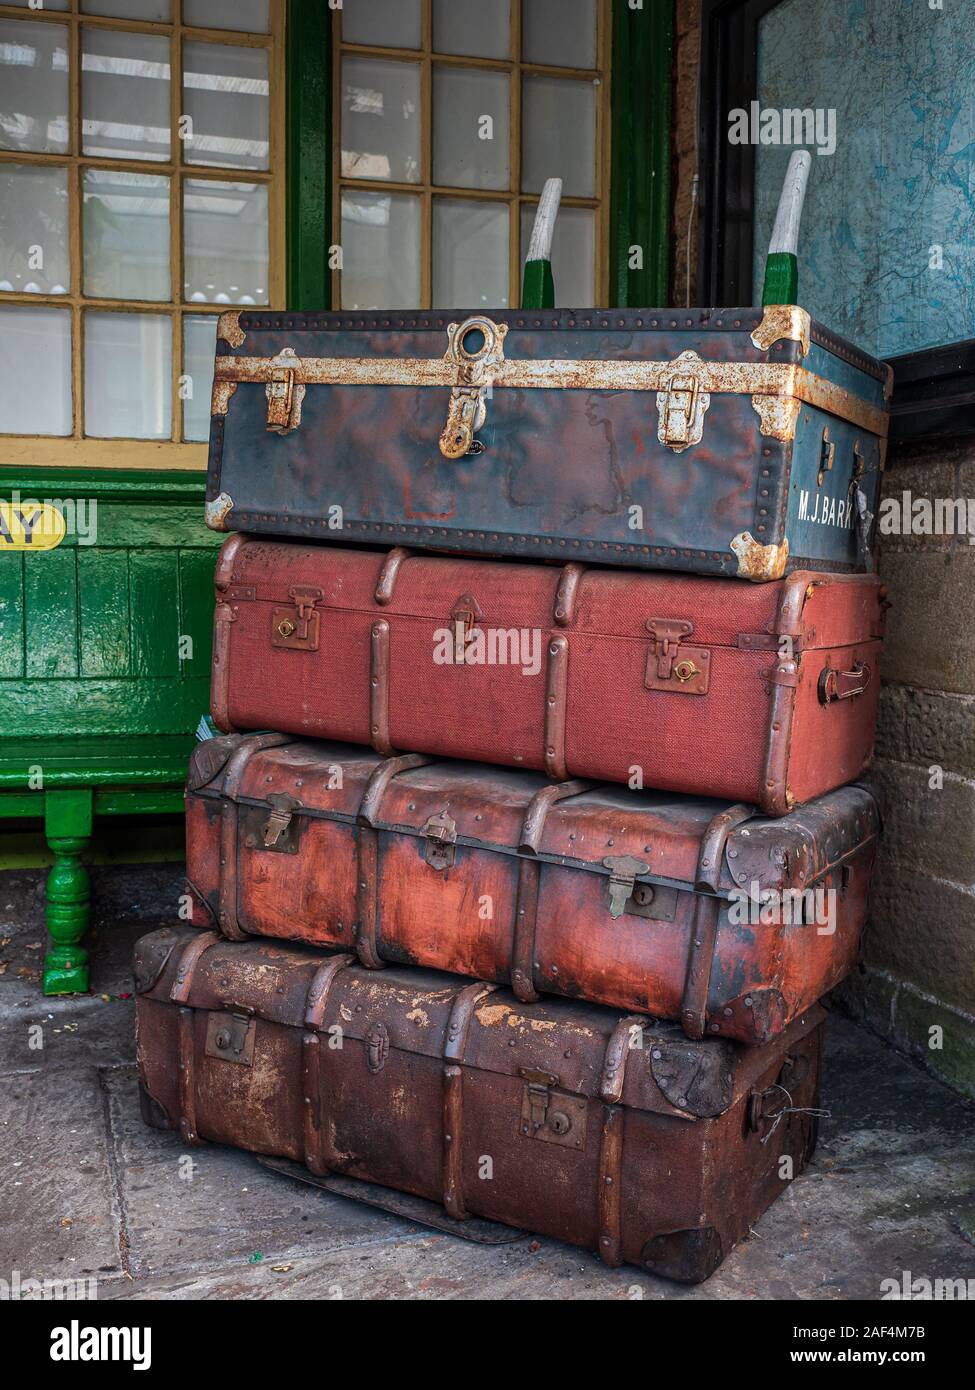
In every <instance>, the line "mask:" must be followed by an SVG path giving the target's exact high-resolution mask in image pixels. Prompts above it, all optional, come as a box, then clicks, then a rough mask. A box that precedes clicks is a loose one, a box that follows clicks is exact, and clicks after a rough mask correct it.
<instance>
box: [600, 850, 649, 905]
mask: <svg viewBox="0 0 975 1390" xmlns="http://www.w3.org/2000/svg"><path fill="white" fill-rule="evenodd" d="M603 865H604V866H605V867H606V868H607V869H609V915H610V917H612V918H614V920H615V918H617V917H622V916H623V913H624V912H625V911H626V904H627V900H628V899H629V898H630V897H631V896H632V893H633V888H634V885H635V883H636V879H637V874H648V873H649V872H650V865H649V864H648V863H646V861H645V860H643V859H634V857H633V855H632V854H611V855H609V856H608V857H607V858H606V859H604V860H603Z"/></svg>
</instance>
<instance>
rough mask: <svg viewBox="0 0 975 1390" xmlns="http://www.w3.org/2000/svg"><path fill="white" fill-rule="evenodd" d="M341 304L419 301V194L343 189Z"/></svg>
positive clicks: (395, 305) (409, 305)
mask: <svg viewBox="0 0 975 1390" xmlns="http://www.w3.org/2000/svg"><path fill="white" fill-rule="evenodd" d="M342 263H343V269H342V279H341V285H342V308H343V309H415V308H416V306H417V305H418V304H419V302H420V199H419V198H414V197H412V196H411V195H410V194H409V193H393V194H385V193H364V192H362V191H361V190H359V189H346V191H345V192H344V193H343V194H342Z"/></svg>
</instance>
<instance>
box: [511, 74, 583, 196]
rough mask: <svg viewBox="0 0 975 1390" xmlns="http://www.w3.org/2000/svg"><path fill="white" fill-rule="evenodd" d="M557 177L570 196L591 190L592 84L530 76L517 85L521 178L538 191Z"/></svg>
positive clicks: (532, 190) (526, 186) (525, 188)
mask: <svg viewBox="0 0 975 1390" xmlns="http://www.w3.org/2000/svg"><path fill="white" fill-rule="evenodd" d="M550 178H560V179H561V180H562V191H563V193H565V194H566V195H567V196H568V197H570V198H592V197H595V193H596V88H595V86H594V84H593V83H592V82H572V81H567V80H566V79H565V78H562V77H531V76H527V77H525V79H524V84H523V86H522V132H521V183H522V189H523V191H524V192H525V193H541V191H542V188H543V186H544V184H545V180H546V179H550Z"/></svg>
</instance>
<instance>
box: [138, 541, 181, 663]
mask: <svg viewBox="0 0 975 1390" xmlns="http://www.w3.org/2000/svg"><path fill="white" fill-rule="evenodd" d="M129 613H130V620H129V622H130V628H129V630H130V632H131V634H132V643H131V651H132V675H133V676H134V677H135V678H136V679H137V680H139V679H145V678H146V677H149V678H154V679H158V678H160V677H168V676H178V675H179V616H180V614H179V553H178V551H176V550H155V551H152V550H130V551H129Z"/></svg>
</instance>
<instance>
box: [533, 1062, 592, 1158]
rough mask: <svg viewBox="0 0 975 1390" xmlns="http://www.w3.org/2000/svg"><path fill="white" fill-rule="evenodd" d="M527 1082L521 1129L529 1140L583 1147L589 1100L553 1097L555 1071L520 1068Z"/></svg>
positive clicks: (564, 1096)
mask: <svg viewBox="0 0 975 1390" xmlns="http://www.w3.org/2000/svg"><path fill="white" fill-rule="evenodd" d="M518 1075H519V1076H520V1077H521V1079H522V1080H523V1081H524V1083H525V1089H524V1091H523V1092H522V1098H521V1132H522V1134H524V1135H526V1136H527V1137H528V1138H529V1139H542V1140H544V1141H545V1142H547V1143H549V1144H565V1145H567V1146H568V1147H569V1148H573V1149H581V1148H582V1145H583V1143H584V1141H585V1137H586V1102H585V1100H583V1099H582V1097H580V1096H567V1095H558V1096H553V1095H552V1092H551V1088H552V1087H554V1086H558V1084H559V1078H558V1077H557V1076H556V1075H555V1073H554V1072H550V1071H538V1070H536V1069H535V1068H534V1067H519V1068H518Z"/></svg>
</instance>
